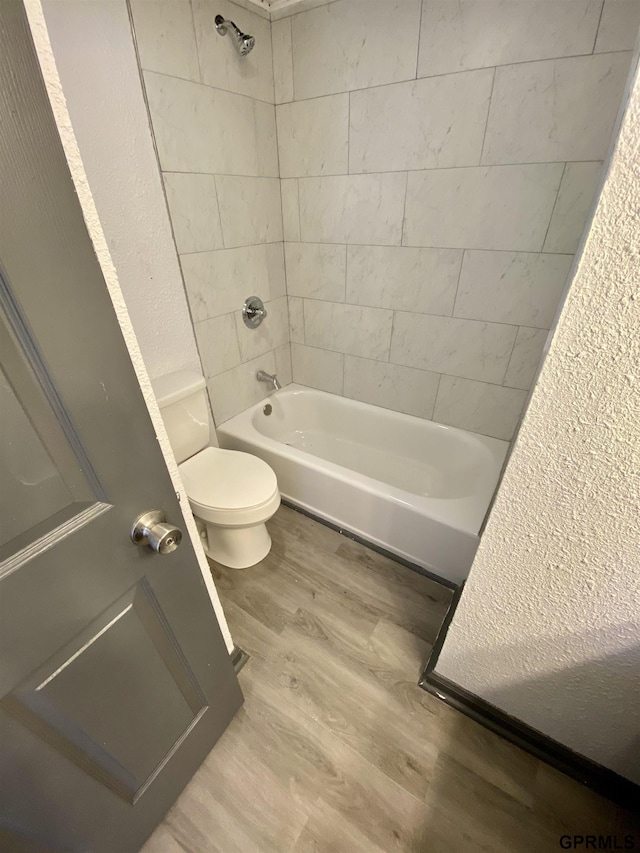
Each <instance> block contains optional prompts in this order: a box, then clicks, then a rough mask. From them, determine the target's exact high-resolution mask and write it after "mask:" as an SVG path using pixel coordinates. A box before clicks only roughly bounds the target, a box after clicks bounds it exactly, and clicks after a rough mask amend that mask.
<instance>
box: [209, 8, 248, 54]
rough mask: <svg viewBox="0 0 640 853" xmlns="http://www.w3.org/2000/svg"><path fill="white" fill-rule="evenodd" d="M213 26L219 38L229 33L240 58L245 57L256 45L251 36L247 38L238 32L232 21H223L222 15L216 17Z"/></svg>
mask: <svg viewBox="0 0 640 853" xmlns="http://www.w3.org/2000/svg"><path fill="white" fill-rule="evenodd" d="M215 24H216V30H217V31H218V35H219V36H226V34H227V33H229V32H230V33H231V35H232V36H233V39H234V41H235V43H236V47H237V48H238V53H239V54H240V56H246V55H247V54H248V53H251V51H252V50H253V46H254V45H255V43H256V40H255V39H254V37H253V36H248V35H245V33H243V32H240V30H239V29H238V28H237V27H236V25H235V24H234V23H233V21H227V20H225V18H223V17H222V15H216V17H215Z"/></svg>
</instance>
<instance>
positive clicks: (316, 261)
mask: <svg viewBox="0 0 640 853" xmlns="http://www.w3.org/2000/svg"><path fill="white" fill-rule="evenodd" d="M284 256H285V262H286V269H287V293H290V294H292V295H293V296H307V297H311V298H312V299H326V300H328V301H329V302H344V298H345V276H346V266H347V247H346V246H341V245H338V246H331V245H327V244H322V243H285V246H284Z"/></svg>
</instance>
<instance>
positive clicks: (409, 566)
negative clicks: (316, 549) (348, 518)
mask: <svg viewBox="0 0 640 853" xmlns="http://www.w3.org/2000/svg"><path fill="white" fill-rule="evenodd" d="M280 501H281V503H282V504H284V506H286V507H289V509H292V510H294V512H299V513H300V515H306V517H307V518H311V519H313V521H317V522H318V523H319V524H324V526H325V527H329V528H330V529H331V530H335V531H336V533H340V534H341V535H342V536H344V537H346V538H347V539H352V540H353V541H354V542H358V543H359V544H360V545H366V546H367V548H371V550H372V551H375V552H376V553H377V554H381V555H382V556H383V557H388V558H389V559H390V560H394V562H396V563H400V565H401V566H405V567H406V568H407V569H411V571H412V572H417V573H418V574H419V575H424V577H425V578H429V580H432V581H435V582H436V583H439V584H440V585H441V586H446V587H447V589H453V590H458V589H459V587H458V584H455V583H453V581H450V580H447V578H443V577H440V575H436V574H435V573H434V572H430V571H429V569H425V568H423V567H422V566H419V565H418V564H417V563H412V562H411V561H410V560H406V559H405V558H404V557H400V556H399V555H398V554H394V553H393V551H388V550H387V549H386V548H383V547H382V546H381V545H376V543H375V542H370V541H369V540H368V539H365V538H364V536H360V535H359V534H357V533H352V532H351V531H350V530H349V529H348V528H347V527H343V526H342V525H340V524H335V522H333V521H327V519H326V518H322V516H320V515H316V514H315V513H314V512H311V511H310V510H308V509H306V507H302V506H299V505H298V504H297V503H294V501H292V500H291V499H290V498H282V497H281V498H280Z"/></svg>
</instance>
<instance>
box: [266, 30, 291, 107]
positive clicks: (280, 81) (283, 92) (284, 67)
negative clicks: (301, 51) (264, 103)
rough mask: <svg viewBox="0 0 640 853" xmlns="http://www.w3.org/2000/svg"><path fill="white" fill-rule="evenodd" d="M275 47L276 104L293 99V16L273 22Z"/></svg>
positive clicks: (272, 42) (272, 40)
mask: <svg viewBox="0 0 640 853" xmlns="http://www.w3.org/2000/svg"><path fill="white" fill-rule="evenodd" d="M271 44H272V47H273V85H274V89H275V102H276V104H284V103H286V102H287V101H292V100H293V50H292V47H291V18H284V19H283V20H280V21H272V23H271Z"/></svg>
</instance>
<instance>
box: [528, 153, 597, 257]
mask: <svg viewBox="0 0 640 853" xmlns="http://www.w3.org/2000/svg"><path fill="white" fill-rule="evenodd" d="M566 171H567V163H565V164H564V169H563V170H562V174H561V175H560V183H559V184H558V189H557V190H556V197H555V199H554V202H553V207H552V208H551V215H550V216H549V222H548V223H547V230H546V231H545V232H544V238H543V240H542V243H541V245H540V249H539V252H538V254H541V255H542V254H547V253H545V251H544V244H545V243H546V242H547V237H548V236H549V229H550V228H551V222H552V220H553V214H554V213H555V210H556V207H557V205H558V199H559V198H560V190H561V188H562V182H563V180H564V175H565V172H566ZM592 203H593V202H592ZM585 225H586V222H585ZM582 228H583V230H584V225H583V226H582ZM548 254H551V253H548ZM557 254H560V253H559V252H558V253H557ZM562 254H564V252H563V253H562ZM574 254H575V252H574Z"/></svg>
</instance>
